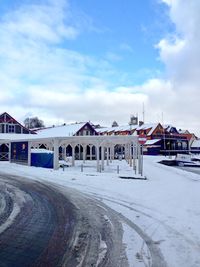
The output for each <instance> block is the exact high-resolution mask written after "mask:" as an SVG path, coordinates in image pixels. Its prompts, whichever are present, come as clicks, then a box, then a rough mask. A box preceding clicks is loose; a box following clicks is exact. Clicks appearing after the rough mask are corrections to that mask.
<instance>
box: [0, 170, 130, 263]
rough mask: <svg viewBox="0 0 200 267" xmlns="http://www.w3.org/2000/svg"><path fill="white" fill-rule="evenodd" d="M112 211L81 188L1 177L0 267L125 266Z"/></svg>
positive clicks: (121, 232)
mask: <svg viewBox="0 0 200 267" xmlns="http://www.w3.org/2000/svg"><path fill="white" fill-rule="evenodd" d="M122 236H123V231H122V226H121V223H120V222H119V220H118V217H117V214H115V212H110V210H109V209H106V208H104V207H103V204H100V202H98V201H97V200H94V199H92V200H91V199H90V198H89V197H86V196H84V195H82V194H81V193H80V192H78V191H76V190H73V189H67V188H62V187H58V186H56V185H54V184H50V183H45V184H44V183H41V182H38V181H30V180H27V179H24V178H22V177H15V176H10V175H4V174H2V175H0V266H1V267H4V266H5V267H22V266H23V267H26V266H32V267H36V266H44V267H46V266H48V267H51V266H52V267H56V266H69V267H75V266H79V267H82V266H83V267H84V266H85V267H86V266H87V267H88V266H99V267H103V266H104V267H106V266H109V267H117V266H123V267H125V266H128V263H127V258H126V254H125V251H124V247H123V243H122Z"/></svg>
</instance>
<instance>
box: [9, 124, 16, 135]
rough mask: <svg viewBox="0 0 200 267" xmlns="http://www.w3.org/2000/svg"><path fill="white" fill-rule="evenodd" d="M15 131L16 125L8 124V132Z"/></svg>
mask: <svg viewBox="0 0 200 267" xmlns="http://www.w3.org/2000/svg"><path fill="white" fill-rule="evenodd" d="M14 132H15V125H8V133H14Z"/></svg>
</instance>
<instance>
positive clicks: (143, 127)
mask: <svg viewBox="0 0 200 267" xmlns="http://www.w3.org/2000/svg"><path fill="white" fill-rule="evenodd" d="M158 124H159V123H145V124H142V125H141V126H139V127H137V131H140V130H149V129H151V130H150V132H149V133H148V135H151V134H152V133H153V132H154V130H155V129H156V127H157V126H158Z"/></svg>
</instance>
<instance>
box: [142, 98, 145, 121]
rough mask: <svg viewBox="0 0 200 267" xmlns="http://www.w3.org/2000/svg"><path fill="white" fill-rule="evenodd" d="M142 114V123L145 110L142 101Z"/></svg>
mask: <svg viewBox="0 0 200 267" xmlns="http://www.w3.org/2000/svg"><path fill="white" fill-rule="evenodd" d="M142 115H143V118H142V119H143V123H144V115H145V111H144V102H143V104H142Z"/></svg>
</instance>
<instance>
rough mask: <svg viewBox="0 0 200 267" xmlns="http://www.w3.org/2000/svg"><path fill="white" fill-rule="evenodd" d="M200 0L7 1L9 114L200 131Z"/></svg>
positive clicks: (4, 83) (3, 79)
mask: <svg viewBox="0 0 200 267" xmlns="http://www.w3.org/2000/svg"><path fill="white" fill-rule="evenodd" d="M199 25H200V1H197V0H190V1H188V0H143V1H137V0H126V1H124V0H117V1H116V0H109V1H107V0H101V1H99V0H84V1H80V0H6V1H5V0H0V69H1V71H0V112H4V111H7V112H9V113H10V114H11V115H12V116H14V117H15V118H16V119H18V120H19V121H21V122H22V121H23V120H24V118H26V117H28V116H38V117H39V118H40V119H42V120H44V122H45V124H46V125H52V124H60V123H63V122H74V121H89V120H90V121H92V122H94V123H100V124H102V125H107V126H110V125H111V123H112V122H113V120H116V121H117V122H118V123H119V124H126V123H128V121H129V118H130V115H131V114H135V115H136V114H138V115H139V118H140V119H142V107H143V103H144V107H145V122H158V121H162V114H163V120H164V123H170V124H175V125H176V126H177V127H178V128H182V129H185V128H187V129H189V130H190V131H194V132H195V133H196V134H199V135H200V103H199V102H200V27H199Z"/></svg>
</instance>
